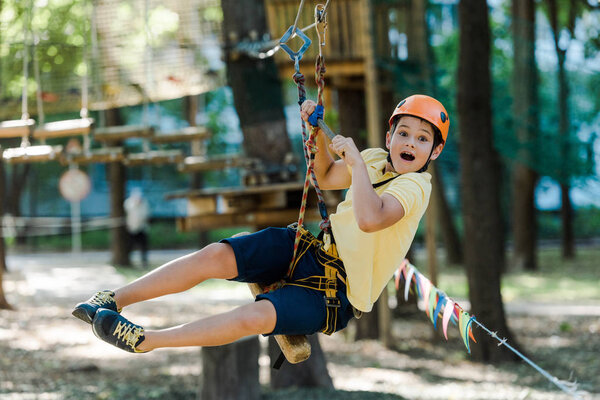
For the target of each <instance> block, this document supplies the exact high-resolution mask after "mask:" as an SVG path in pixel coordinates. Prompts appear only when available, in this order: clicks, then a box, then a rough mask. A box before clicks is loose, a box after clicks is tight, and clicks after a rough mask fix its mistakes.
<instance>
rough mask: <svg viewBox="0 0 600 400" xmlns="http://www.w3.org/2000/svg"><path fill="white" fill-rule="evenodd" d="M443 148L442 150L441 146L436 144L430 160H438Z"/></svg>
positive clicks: (442, 146)
mask: <svg viewBox="0 0 600 400" xmlns="http://www.w3.org/2000/svg"><path fill="white" fill-rule="evenodd" d="M443 148H444V145H443V144H438V145H437V147H436V148H435V150H433V153H431V160H435V159H436V158H438V157H439V156H440V153H441V152H442V149H443Z"/></svg>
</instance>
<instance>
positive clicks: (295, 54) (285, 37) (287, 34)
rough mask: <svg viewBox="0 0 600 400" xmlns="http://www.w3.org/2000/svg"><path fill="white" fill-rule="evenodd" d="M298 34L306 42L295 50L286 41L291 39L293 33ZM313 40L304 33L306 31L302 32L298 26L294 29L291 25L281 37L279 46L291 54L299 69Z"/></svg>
mask: <svg viewBox="0 0 600 400" xmlns="http://www.w3.org/2000/svg"><path fill="white" fill-rule="evenodd" d="M294 33H295V34H296V35H298V37H300V39H302V41H303V42H304V44H303V45H302V47H300V50H298V51H293V50H292V49H291V48H290V47H289V46H288V45H287V44H286V42H287V41H288V40H290V38H291V37H292V35H293V34H294ZM311 43H312V41H311V40H310V39H309V37H308V36H306V35H305V34H304V32H302V30H301V29H300V28H298V27H296V29H295V30H294V26H293V25H292V26H290V27H289V28H288V30H287V31H286V32H285V33H284V34H283V36H282V37H281V39H279V47H281V48H282V49H283V50H284V51H285V52H286V53H288V55H289V56H290V58H291V59H292V61H294V63H295V65H296V70H298V69H299V62H300V60H301V59H302V56H303V55H304V53H306V50H308V48H309V47H310V45H311Z"/></svg>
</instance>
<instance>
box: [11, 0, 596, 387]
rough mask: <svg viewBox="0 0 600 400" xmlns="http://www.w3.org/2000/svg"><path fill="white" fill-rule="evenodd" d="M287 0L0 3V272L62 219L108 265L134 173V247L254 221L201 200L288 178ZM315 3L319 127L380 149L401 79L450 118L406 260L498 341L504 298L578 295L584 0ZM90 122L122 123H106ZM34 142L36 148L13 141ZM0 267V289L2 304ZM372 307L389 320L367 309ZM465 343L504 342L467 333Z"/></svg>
mask: <svg viewBox="0 0 600 400" xmlns="http://www.w3.org/2000/svg"><path fill="white" fill-rule="evenodd" d="M300 3H301V2H300V1H290V0H264V1H262V0H252V1H244V2H235V1H228V0H222V1H218V0H186V1H174V0H173V1H158V0H124V1H117V0H18V1H17V0H0V105H1V107H0V121H17V125H19V124H21V125H23V126H26V128H25V130H24V131H23V130H19V131H18V133H15V132H16V131H15V129H14V128H13V127H12V126H13V125H11V124H6V123H3V125H2V126H0V145H1V148H2V149H3V150H2V151H3V153H4V156H3V158H2V163H0V165H1V168H0V178H1V179H0V214H2V215H3V219H2V221H3V224H2V227H3V237H4V240H3V241H1V242H0V263H1V264H2V265H1V266H0V267H1V268H0V271H4V270H5V269H6V268H8V271H10V268H11V266H10V265H8V266H7V265H6V262H5V258H6V254H9V255H10V254H30V253H36V252H48V251H52V252H54V251H67V250H69V249H71V248H73V240H75V239H74V238H75V236H74V235H73V233H74V232H73V229H74V225H73V219H74V218H77V220H78V221H80V222H79V225H78V230H81V236H80V239H79V240H80V241H81V242H80V246H81V249H83V250H84V251H90V250H106V249H110V258H111V263H112V264H113V265H116V266H125V267H127V266H131V265H132V264H133V262H132V258H131V254H130V250H129V249H128V248H127V246H126V240H125V233H124V226H123V223H122V221H123V216H124V210H123V200H124V199H125V197H126V196H127V195H128V194H129V193H130V192H131V191H132V190H133V189H134V188H140V189H142V191H143V193H144V195H145V196H146V198H147V199H148V201H149V204H150V210H151V217H152V223H151V226H150V233H149V236H150V246H151V249H152V250H159V249H187V248H197V247H199V246H202V245H203V244H206V243H208V242H209V241H212V240H218V239H220V238H222V237H224V236H228V235H231V234H233V233H236V232H239V231H241V230H248V229H256V228H260V227H261V226H263V225H268V223H266V222H264V221H263V222H256V223H250V222H248V220H247V219H246V220H244V219H240V218H237V219H236V218H233V217H232V219H228V220H226V222H223V221H225V220H224V219H214V220H212V219H209V217H208V215H209V214H210V215H213V214H214V215H216V216H222V214H231V215H233V214H236V215H237V214H240V215H249V214H251V215H253V216H262V214H260V211H257V210H260V207H261V206H260V205H258V204H256V203H252V201H250V202H249V203H248V204H250V203H251V204H250V205H248V204H246V203H244V202H243V201H240V200H239V199H240V198H244V196H246V197H245V198H252V199H254V197H252V196H254V195H255V194H253V193H255V192H253V190H255V189H256V187H261V186H265V187H268V186H269V185H273V187H275V186H276V185H280V184H288V183H290V182H299V181H300V180H301V179H302V176H303V172H304V171H305V168H306V167H305V165H304V163H303V161H302V160H303V153H302V151H303V150H302V139H301V130H300V122H299V120H300V118H299V112H298V104H297V93H296V85H295V84H294V82H293V81H292V79H291V77H292V74H293V69H294V62H293V61H291V60H290V59H289V57H287V55H286V54H285V53H284V52H283V51H274V50H277V48H276V47H275V46H276V45H277V39H279V37H281V35H282V34H283V33H284V32H285V30H286V29H287V28H288V27H290V25H293V24H294V21H295V17H296V12H297V11H298V8H299V6H300ZM314 6H315V4H314V2H306V5H305V6H304V9H303V10H302V12H301V13H300V18H299V19H298V26H299V27H305V26H308V25H310V24H311V23H312V22H314V17H313V9H314ZM327 10H328V25H327V34H326V39H325V43H326V44H325V47H324V55H325V62H326V64H327V73H326V75H325V79H326V80H325V85H326V90H325V93H324V99H325V109H326V120H327V123H328V124H329V125H330V126H331V127H332V129H333V130H334V131H336V132H340V133H341V134H342V135H346V136H351V137H353V138H354V139H355V141H357V143H358V144H359V147H361V148H364V147H368V146H369V147H375V146H382V145H383V138H384V134H385V131H386V123H385V121H386V119H387V117H388V115H389V114H390V113H391V111H392V110H393V108H394V106H395V105H396V103H397V102H398V101H399V100H401V99H402V98H404V97H406V96H408V95H410V94H413V93H425V94H429V95H432V96H434V97H436V98H438V99H439V100H440V101H441V102H442V103H443V104H444V105H445V106H446V108H447V109H448V112H449V114H450V116H451V128H450V135H449V140H448V143H447V144H446V146H445V148H444V152H443V155H442V157H441V158H440V159H439V160H437V161H436V162H435V163H433V164H434V165H433V168H431V170H432V171H431V172H432V174H433V176H434V182H435V183H434V190H435V191H434V195H433V197H432V202H431V204H430V208H429V210H428V213H427V215H426V218H425V219H424V221H423V223H422V226H421V227H420V229H419V232H418V234H417V238H416V240H415V243H414V245H413V249H412V251H411V255H410V256H411V259H416V260H417V262H421V263H422V267H421V269H422V270H423V271H424V272H426V273H427V274H429V275H430V276H432V277H433V279H432V281H433V282H434V283H436V281H435V280H436V279H438V274H439V280H440V282H439V284H440V287H441V288H443V289H444V290H447V291H448V293H449V294H450V295H451V296H458V297H460V298H462V299H465V301H467V300H466V299H468V302H469V303H470V305H471V308H470V309H471V312H472V313H474V314H475V315H477V316H478V319H479V320H480V321H482V322H483V323H485V324H486V325H487V326H489V327H490V328H491V327H494V330H498V331H499V332H500V333H501V334H502V335H504V336H505V337H507V338H509V339H510V340H513V339H514V340H517V341H518V339H519V337H513V335H512V333H511V331H510V329H509V327H508V324H507V322H506V317H505V310H504V307H503V304H504V302H505V301H506V300H507V299H509V300H510V299H520V300H528V299H529V300H531V299H533V300H534V301H537V300H542V301H545V300H549V298H551V299H552V300H553V301H555V302H558V303H561V302H563V301H564V302H569V301H583V302H589V301H592V302H594V301H598V300H600V293H598V290H597V284H595V282H596V280H597V278H599V277H600V270H599V269H598V265H597V263H596V262H595V261H594V260H597V257H598V256H599V255H600V254H598V243H600V178H599V176H600V162H599V161H600V140H599V138H598V133H599V132H600V96H599V95H598V93H600V5H599V4H598V1H597V0H512V1H510V0H489V1H487V2H485V1H475V0H462V1H454V0H429V1H426V0H398V1H390V0H331V1H330V2H328V9H327ZM306 34H307V35H308V36H309V37H310V38H311V39H312V40H313V43H312V45H311V47H310V48H309V50H308V51H307V53H306V54H305V56H304V58H303V59H302V61H301V62H300V64H299V65H300V68H301V70H302V71H303V73H304V74H305V75H306V81H307V83H306V84H307V86H308V97H309V98H313V99H314V98H315V97H316V94H317V90H316V87H315V85H314V83H313V82H312V81H313V79H312V75H313V72H314V57H315V56H316V54H317V53H318V50H317V49H318V43H317V37H316V34H315V30H314V29H309V30H307V31H306ZM274 39H275V40H274ZM290 43H291V46H292V47H293V48H294V49H297V48H299V47H300V45H301V44H302V43H301V42H300V41H299V40H298V39H297V38H296V39H294V40H292V41H291V42H290ZM273 53H274V55H273ZM88 117H90V118H92V119H93V126H92V127H91V129H90V130H88V131H84V132H83V134H82V133H81V132H80V133H77V134H69V133H68V132H66V133H65V131H63V133H61V134H47V133H46V134H45V133H44V127H45V126H46V125H45V124H48V123H52V122H60V121H65V120H69V121H71V120H82V119H86V118H88ZM30 118H31V119H33V120H34V122H32V123H30V124H29V123H27V121H29V119H30ZM110 127H129V128H130V130H131V132H130V134H129V136H121V137H118V138H116V136H115V132H114V131H110V130H108V128H110ZM190 128H194V129H195V131H194V132H195V133H194V135H195V136H194V137H193V138H191V139H190V137H191V136H190V135H188V136H186V137H184V136H185V132H188V133H189V132H190V131H189V129H190ZM103 129H104V131H102V130H103ZM186 130H187V131H186ZM150 131H151V132H150ZM23 132H24V133H23ZM46 132H47V131H46ZM101 132H102V133H101ZM148 132H150V133H148ZM182 132H183V136H177V135H181V134H182ZM205 133H206V134H205ZM103 135H104V136H103ZM111 135H113V136H112V137H111ZM168 136H171V138H170V139H166V137H168ZM176 136H177V138H178V139H176V138H175V137H176ZM106 137H108V139H106ZM181 137H184V138H181ZM103 138H104V139H103ZM155 138H159V139H155ZM47 145H51V146H54V147H53V150H51V151H50V153H48V154H45V155H42V156H39V157H34V156H33V154H34V153H35V151H37V150H36V149H34V148H36V147H37V146H47ZM28 149H29V150H28ZM73 149H75V150H74V151H70V150H73ZM30 150H31V151H34V152H33V153H31V152H29V153H28V151H30ZM46 150H47V149H45V150H44V151H46ZM40 151H41V150H40ZM78 152H79V153H78ZM107 154H109V155H110V156H111V157H113V158H110V157H108V156H107ZM77 157H80V158H77ZM81 157H83V158H81ZM86 157H87V158H86ZM94 157H97V158H94ZM73 168H76V169H79V170H81V171H84V172H85V173H86V174H87V175H88V176H89V178H90V182H91V187H90V190H89V194H87V196H86V197H85V198H83V199H82V200H81V202H80V203H79V202H78V203H77V210H78V211H77V215H75V214H73V213H74V211H73V210H74V209H73V207H74V204H72V203H70V202H69V201H67V200H65V199H64V198H63V197H62V196H61V192H60V191H59V180H60V179H61V176H63V174H64V173H65V171H67V170H69V169H73ZM276 187H277V189H273V190H275V191H283V192H284V193H289V192H286V190H288V189H281V187H280V186H276ZM231 188H236V189H235V190H237V191H236V193H237V194H239V197H235V199H236V201H233V200H232V201H230V202H229V203H228V204H227V205H226V206H225V208H223V206H219V205H218V204H217V203H218V201H219V200H214V202H215V204H213V206H211V207H213V208H211V209H210V210H209V211H206V212H203V213H202V214H201V215H196V214H193V213H194V212H197V211H198V209H197V207H199V204H205V203H201V200H200V199H205V198H211V199H218V198H226V199H230V198H229V197H227V196H229V195H230V194H228V193H230V192H231V191H232V190H233V189H231ZM286 188H287V186H286ZM293 193H296V192H293ZM210 196H212V197H210ZM219 196H221V197H219ZM257 201H259V202H260V201H264V200H263V198H259V200H257ZM238 203H239V204H238ZM211 204H212V203H211ZM240 204H241V205H240ZM244 204H245V205H244ZM297 204H299V203H298V202H297V201H296V202H295V203H294V202H291V203H289V202H288V203H286V204H284V205H283V208H285V210H286V211H291V210H293V211H294V212H297V207H295V205H297ZM190 205H193V207H191V206H190ZM236 207H237V208H236ZM245 207H247V208H245ZM224 209H225V211H223V210H224ZM333 211H334V208H333V207H330V212H333ZM273 214H275V213H273ZM277 215H279V214H277ZM281 215H285V216H288V215H291V214H289V213H283V212H282V214H281ZM202 218H205V219H202ZM257 218H258V217H257ZM293 220H294V218H290V219H289V221H288V222H293ZM210 221H216V222H210ZM244 221H246V222H245V223H244ZM269 221H270V220H269ZM278 222H279V221H278V220H277V223H278ZM282 223H283V222H282ZM309 226H310V227H311V228H316V226H317V225H316V223H315V222H314V221H313V222H311V224H310V225H309ZM76 233H77V232H76ZM81 249H77V251H79V250H81ZM438 258H439V261H438ZM415 265H418V264H416V263H415ZM438 265H439V271H438ZM465 271H466V273H465ZM123 273H124V274H125V275H126V276H128V277H131V276H130V275H128V274H131V273H132V272H131V271H130V272H123ZM134 274H135V273H134ZM2 277H3V273H2V272H0V306H3V307H5V308H9V307H11V306H17V307H18V306H19V304H10V303H11V301H7V298H8V299H10V296H11V291H10V290H4V291H3V290H2ZM569 278H572V279H573V280H570V281H569ZM527 282H529V283H530V285H529V286H527V285H528V283H527ZM532 282H534V283H532ZM540 282H542V283H540ZM561 282H563V283H564V284H561ZM586 283H587V285H586ZM549 293H550V294H549ZM577 294H579V296H578V295H577ZM389 296H390V298H389V299H388V297H387V293H386V295H385V296H384V302H385V303H386V305H385V306H384V307H379V311H378V312H375V313H371V314H372V315H369V316H368V317H367V318H365V319H364V320H361V321H362V322H360V323H359V324H357V328H356V330H357V337H358V338H360V337H363V338H376V339H379V340H380V341H381V342H382V343H384V344H386V345H391V344H390V343H391V341H393V339H392V338H390V335H391V333H390V332H389V329H390V328H389V327H388V326H387V325H386V324H385V323H382V321H386V320H389V318H394V317H397V316H398V315H402V313H404V312H408V311H407V310H410V309H411V308H410V304H409V305H408V306H406V307H408V308H403V307H401V306H404V305H403V304H402V303H403V301H402V299H401V296H398V298H397V299H392V297H394V295H393V294H391V293H390V294H389ZM531 296H533V297H531ZM413 303H414V301H413ZM389 304H393V305H395V306H396V308H395V311H394V316H392V317H390V316H389V312H386V311H382V309H384V308H388V307H387V305H389ZM413 308H414V304H413ZM565 329H566V331H565V332H567V331H569V329H568V328H565ZM596 329H597V328H596ZM590 332H591V331H590ZM596 335H597V332H596ZM515 336H518V335H515ZM316 346H318V342H317V344H316ZM473 358H474V359H475V360H481V361H500V360H511V359H513V358H514V357H513V355H511V354H509V353H508V352H506V351H504V350H503V349H502V348H499V347H498V346H497V343H496V342H494V340H493V339H491V338H485V337H481V340H478V344H477V345H473ZM594 390H598V387H594V388H592V391H594Z"/></svg>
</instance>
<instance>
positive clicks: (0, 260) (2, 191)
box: [0, 3, 13, 310]
mask: <svg viewBox="0 0 600 400" xmlns="http://www.w3.org/2000/svg"><path fill="white" fill-rule="evenodd" d="M0 4H1V3H0ZM3 152H4V149H2V148H0V218H1V217H2V216H3V215H4V199H5V195H6V175H5V169H4V161H3V159H2V153H3ZM0 233H2V234H0V310H12V309H13V308H12V306H11V305H10V304H8V301H6V297H5V296H4V287H3V285H2V277H3V276H4V271H6V247H5V244H4V232H2V231H1V228H0Z"/></svg>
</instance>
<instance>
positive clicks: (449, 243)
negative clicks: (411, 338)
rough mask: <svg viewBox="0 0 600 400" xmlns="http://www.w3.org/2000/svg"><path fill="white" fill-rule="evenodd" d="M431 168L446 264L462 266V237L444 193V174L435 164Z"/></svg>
mask: <svg viewBox="0 0 600 400" xmlns="http://www.w3.org/2000/svg"><path fill="white" fill-rule="evenodd" d="M429 168H432V169H433V187H435V188H436V190H435V191H434V192H433V193H432V195H433V196H435V202H436V203H437V214H438V222H439V224H440V229H441V231H442V239H443V241H444V247H445V248H446V262H447V263H449V264H462V262H463V251H462V243H461V242H460V235H459V234H458V230H457V229H456V224H455V223H454V221H453V219H452V217H453V216H454V213H453V212H452V211H451V210H450V206H449V205H448V199H447V198H446V194H445V192H444V188H445V184H444V180H443V178H442V172H441V171H440V169H439V168H438V165H437V164H436V163H435V162H433V163H431V167H429Z"/></svg>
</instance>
